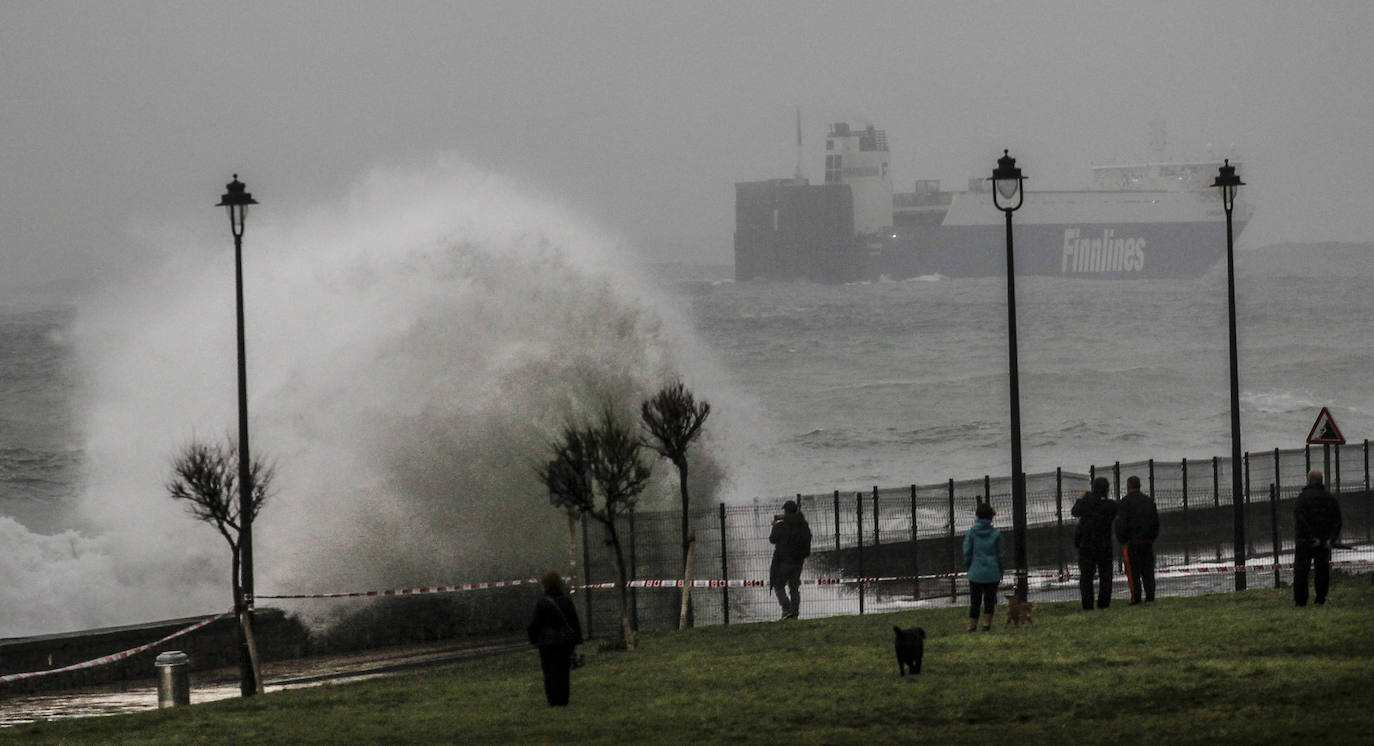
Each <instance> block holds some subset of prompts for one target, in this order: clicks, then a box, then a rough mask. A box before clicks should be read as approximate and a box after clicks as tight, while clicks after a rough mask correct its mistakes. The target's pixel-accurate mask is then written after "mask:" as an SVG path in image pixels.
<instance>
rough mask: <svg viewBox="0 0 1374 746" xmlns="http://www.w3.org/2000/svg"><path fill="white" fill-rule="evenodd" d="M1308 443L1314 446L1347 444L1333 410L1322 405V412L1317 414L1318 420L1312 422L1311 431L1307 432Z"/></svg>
mask: <svg viewBox="0 0 1374 746" xmlns="http://www.w3.org/2000/svg"><path fill="white" fill-rule="evenodd" d="M1307 443H1308V445H1314V446H1343V445H1345V436H1344V435H1341V429H1340V428H1339V427H1336V420H1335V419H1333V418H1332V417H1331V410H1329V409H1327V408H1326V407H1322V411H1321V414H1318V415H1317V421H1316V422H1314V423H1312V430H1311V432H1309V433H1307Z"/></svg>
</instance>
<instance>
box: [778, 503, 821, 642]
mask: <svg viewBox="0 0 1374 746" xmlns="http://www.w3.org/2000/svg"><path fill="white" fill-rule="evenodd" d="M768 542H769V543H770V544H772V545H773V562H772V564H770V565H769V567H768V587H769V588H772V589H773V592H774V593H776V594H777V596H778V604H779V605H780V606H782V616H781V617H779V620H780V621H781V620H783V619H796V618H797V614H798V612H800V610H801V595H800V593H799V588H800V587H801V572H802V564H803V563H804V562H805V561H806V558H807V557H809V556H810V555H811V526H809V525H808V524H807V523H806V518H804V517H802V514H801V511H800V510H799V509H798V508H797V504H796V503H795V502H793V501H792V500H788V501H787V502H785V503H783V504H782V513H781V514H780V515H775V516H773V528H772V530H771V531H769V532H768Z"/></svg>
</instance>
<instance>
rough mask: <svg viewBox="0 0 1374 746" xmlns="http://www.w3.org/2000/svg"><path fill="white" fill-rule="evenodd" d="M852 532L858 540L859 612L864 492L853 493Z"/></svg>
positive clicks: (862, 575)
mask: <svg viewBox="0 0 1374 746" xmlns="http://www.w3.org/2000/svg"><path fill="white" fill-rule="evenodd" d="M854 525H855V526H856V527H857V528H858V530H857V531H855V532H854V535H855V538H857V539H858V541H859V575H858V578H859V613H860V614H863V613H864V493H862V492H857V493H855V494H854Z"/></svg>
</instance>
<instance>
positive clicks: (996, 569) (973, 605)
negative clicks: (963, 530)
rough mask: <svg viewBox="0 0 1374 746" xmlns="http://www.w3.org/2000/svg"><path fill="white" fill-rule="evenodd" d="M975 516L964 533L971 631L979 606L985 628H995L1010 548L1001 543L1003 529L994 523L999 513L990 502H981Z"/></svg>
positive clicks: (969, 627) (975, 621)
mask: <svg viewBox="0 0 1374 746" xmlns="http://www.w3.org/2000/svg"><path fill="white" fill-rule="evenodd" d="M973 514H974V516H975V517H976V518H977V519H978V520H976V521H974V522H973V527H972V528H970V529H969V530H968V533H967V534H964V567H965V568H967V569H968V631H969V632H972V631H974V630H975V629H977V628H978V611H979V607H980V606H981V607H982V610H983V631H984V632H987V631H988V630H990V629H992V610H993V608H994V607H995V606H996V605H997V586H998V585H1000V584H1001V582H1002V571H1003V569H1004V567H1005V564H1006V558H1007V552H1006V548H1005V547H1004V546H1003V545H1002V532H1001V531H998V530H997V529H995V528H993V527H992V519H993V517H994V516H996V515H997V511H996V510H994V509H993V507H992V505H991V504H989V503H978V508H977V510H975V511H974V513H973Z"/></svg>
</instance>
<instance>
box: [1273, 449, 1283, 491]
mask: <svg viewBox="0 0 1374 746" xmlns="http://www.w3.org/2000/svg"><path fill="white" fill-rule="evenodd" d="M1274 489H1276V490H1278V491H1279V492H1283V476H1282V475H1281V474H1280V473H1279V449H1277V448H1275V449H1274Z"/></svg>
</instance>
